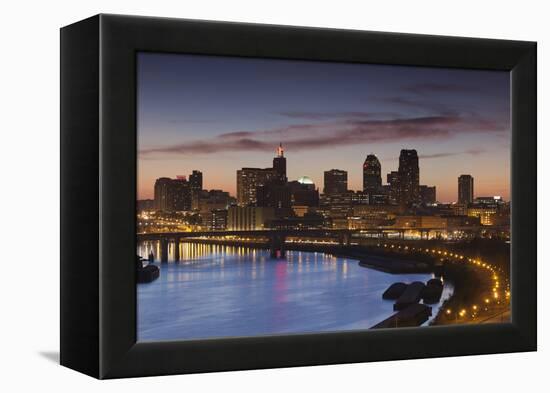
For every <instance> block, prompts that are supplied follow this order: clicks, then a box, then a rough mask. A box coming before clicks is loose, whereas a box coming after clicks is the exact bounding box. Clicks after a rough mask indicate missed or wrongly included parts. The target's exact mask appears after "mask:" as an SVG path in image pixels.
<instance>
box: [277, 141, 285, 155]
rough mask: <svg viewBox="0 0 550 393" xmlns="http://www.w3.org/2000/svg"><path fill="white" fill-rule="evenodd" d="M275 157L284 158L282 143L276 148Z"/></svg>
mask: <svg viewBox="0 0 550 393" xmlns="http://www.w3.org/2000/svg"><path fill="white" fill-rule="evenodd" d="M276 151H277V157H284V156H285V149H283V143H282V142H280V143H279V146H278V147H277V150H276Z"/></svg>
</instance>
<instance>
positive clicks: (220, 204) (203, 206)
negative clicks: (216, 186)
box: [197, 190, 236, 214]
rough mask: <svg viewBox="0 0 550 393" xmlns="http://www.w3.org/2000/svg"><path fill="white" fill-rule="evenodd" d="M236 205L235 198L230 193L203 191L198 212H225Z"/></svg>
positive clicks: (200, 195)
mask: <svg viewBox="0 0 550 393" xmlns="http://www.w3.org/2000/svg"><path fill="white" fill-rule="evenodd" d="M235 203H236V201H235V198H233V197H232V196H230V195H229V192H226V191H222V190H209V191H206V190H202V191H201V192H200V194H199V199H198V207H197V210H198V211H199V212H200V213H201V214H204V213H209V212H211V211H212V210H225V209H227V208H228V207H229V206H231V205H234V204H235Z"/></svg>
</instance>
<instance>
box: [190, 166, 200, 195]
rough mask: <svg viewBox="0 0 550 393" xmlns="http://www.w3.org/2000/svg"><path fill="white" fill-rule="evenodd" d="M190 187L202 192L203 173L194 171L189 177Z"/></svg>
mask: <svg viewBox="0 0 550 393" xmlns="http://www.w3.org/2000/svg"><path fill="white" fill-rule="evenodd" d="M189 185H190V186H191V189H192V190H198V191H200V190H202V172H201V171H197V170H194V171H193V172H192V173H191V174H190V175H189Z"/></svg>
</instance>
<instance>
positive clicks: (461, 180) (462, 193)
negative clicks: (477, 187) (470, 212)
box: [458, 175, 474, 204]
mask: <svg viewBox="0 0 550 393" xmlns="http://www.w3.org/2000/svg"><path fill="white" fill-rule="evenodd" d="M473 201H474V178H473V177H472V176H471V175H460V176H459V177H458V203H464V204H468V203H472V202H473Z"/></svg>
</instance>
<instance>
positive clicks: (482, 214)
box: [468, 206, 498, 225]
mask: <svg viewBox="0 0 550 393" xmlns="http://www.w3.org/2000/svg"><path fill="white" fill-rule="evenodd" d="M497 213H498V209H497V208H496V207H483V206H478V207H470V208H468V215H469V216H471V217H479V220H480V222H481V225H495V217H496V216H497Z"/></svg>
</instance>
